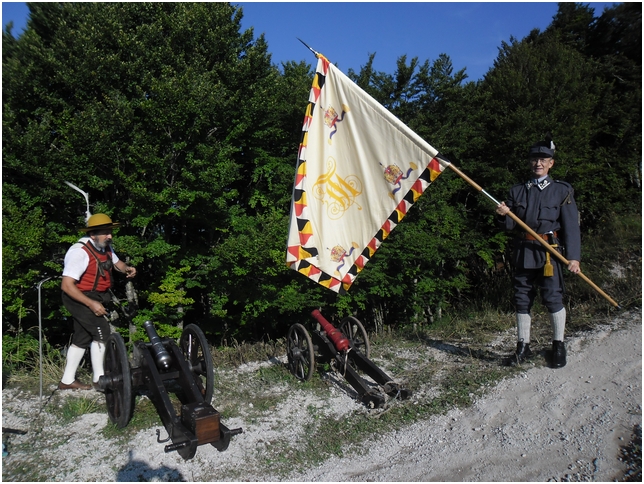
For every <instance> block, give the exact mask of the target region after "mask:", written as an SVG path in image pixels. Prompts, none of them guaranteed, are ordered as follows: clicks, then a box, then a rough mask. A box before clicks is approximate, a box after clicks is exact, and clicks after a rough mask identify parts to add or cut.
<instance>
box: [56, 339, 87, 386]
mask: <svg viewBox="0 0 644 484" xmlns="http://www.w3.org/2000/svg"><path fill="white" fill-rule="evenodd" d="M83 355H85V350H84V349H83V348H79V347H78V346H75V345H70V346H69V349H68V350H67V363H66V364H65V373H63V378H62V379H61V380H60V381H61V382H63V383H64V384H65V385H71V384H72V383H74V380H76V370H78V365H80V362H81V360H82V359H83Z"/></svg>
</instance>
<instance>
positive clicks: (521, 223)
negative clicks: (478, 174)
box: [437, 156, 621, 309]
mask: <svg viewBox="0 0 644 484" xmlns="http://www.w3.org/2000/svg"><path fill="white" fill-rule="evenodd" d="M437 158H439V159H440V160H441V161H443V162H446V163H449V164H448V165H447V166H449V167H450V168H451V169H452V171H453V172H454V173H456V174H457V175H458V176H460V177H461V178H462V179H463V180H465V181H466V182H467V183H469V184H470V185H471V186H472V187H474V188H475V189H476V190H477V191H479V192H481V193H483V194H484V195H485V196H486V197H488V198H489V199H490V200H492V201H493V202H494V203H496V205H497V206H498V205H500V204H501V203H500V202H499V201H498V200H496V199H495V198H494V197H493V196H492V195H490V194H489V193H487V192H486V191H485V190H483V188H481V187H480V186H479V185H478V184H477V183H476V182H475V181H474V180H472V179H471V178H470V177H468V176H467V175H466V174H465V173H463V172H462V171H461V170H459V169H458V168H456V167H455V166H454V165H453V164H452V163H450V162H449V161H447V160H446V159H444V158H440V157H439V156H437ZM508 216H509V217H510V218H512V220H514V221H515V222H516V223H517V224H518V225H519V226H520V227H521V228H522V229H523V230H525V231H526V232H527V233H529V234H530V235H532V236H533V237H534V238H535V240H537V241H538V242H540V243H541V245H543V246H544V248H545V249H546V250H547V251H548V252H549V253H551V254H552V255H553V256H555V257H556V258H558V259H559V260H560V261H561V262H563V263H564V264H565V265H566V266H568V264H570V262H569V261H568V259H566V258H565V257H564V256H563V255H561V254H560V253H559V252H558V251H557V250H556V249H555V248H554V247H552V246H551V245H550V244H549V243H548V242H546V241H545V240H543V239H542V238H541V237H539V234H537V233H536V232H535V231H534V230H532V229H531V228H530V227H528V226H527V225H526V224H525V222H523V221H522V220H521V219H519V217H517V216H516V215H515V214H513V213H512V212H508ZM577 275H578V276H579V277H581V278H582V279H583V280H584V281H586V282H587V283H588V284H589V285H590V287H592V288H593V289H594V290H595V291H597V292H598V293H599V294H601V295H602V296H603V297H604V298H605V299H606V300H607V301H608V302H609V303H611V304H612V305H613V306H615V307H616V308H617V309H621V307H620V305H619V304H617V302H615V301H614V300H613V299H612V298H611V297H610V296H609V295H608V294H606V293H605V292H604V291H602V290H601V289H600V288H599V287H598V286H597V285H596V284H595V283H594V282H593V281H591V280H590V279H588V277H586V275H585V274H583V273H582V272H577Z"/></svg>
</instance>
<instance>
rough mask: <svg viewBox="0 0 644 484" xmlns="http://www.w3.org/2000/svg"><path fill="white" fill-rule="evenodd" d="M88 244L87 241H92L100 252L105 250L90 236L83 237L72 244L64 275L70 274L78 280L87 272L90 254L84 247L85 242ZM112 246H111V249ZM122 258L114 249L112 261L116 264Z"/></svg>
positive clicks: (66, 258)
mask: <svg viewBox="0 0 644 484" xmlns="http://www.w3.org/2000/svg"><path fill="white" fill-rule="evenodd" d="M83 242H84V243H85V244H87V242H90V243H91V244H92V245H93V246H94V248H96V250H98V251H99V252H101V253H103V252H105V251H104V250H100V249H98V248H97V247H96V245H95V244H94V241H93V240H92V239H91V238H90V237H82V238H81V239H80V240H79V241H78V242H76V243H75V244H74V245H72V246H71V247H70V248H69V250H68V251H67V254H65V267H64V268H63V276H68V277H71V278H73V279H74V280H76V281H80V278H81V277H82V275H83V274H84V273H85V271H86V270H87V266H88V265H89V254H88V253H87V252H86V251H85V249H83V244H82V243H83ZM111 248H112V247H111V246H110V249H111ZM119 260H120V259H119V258H118V256H117V255H116V253H115V252H114V250H112V262H113V263H114V265H116V263H117V262H118V261H119Z"/></svg>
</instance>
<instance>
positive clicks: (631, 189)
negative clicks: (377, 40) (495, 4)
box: [2, 3, 642, 344]
mask: <svg viewBox="0 0 644 484" xmlns="http://www.w3.org/2000/svg"><path fill="white" fill-rule="evenodd" d="M29 8H30V11H31V14H30V18H29V21H28V25H27V29H26V30H25V32H24V33H23V34H22V35H21V36H20V37H19V38H18V39H15V38H14V37H13V36H12V34H11V32H10V30H7V31H5V32H3V39H2V44H3V49H2V55H3V59H2V62H3V65H2V66H3V76H2V78H3V136H2V142H3V146H2V149H3V172H2V176H3V184H2V190H3V193H2V198H3V207H2V211H3V215H2V218H3V224H2V225H3V227H2V247H3V254H2V262H3V264H2V278H3V291H2V304H3V335H4V334H8V335H12V334H16V332H17V331H18V328H25V327H27V328H29V327H34V326H36V325H37V318H38V315H39V314H38V291H37V290H36V289H37V288H38V287H39V283H40V282H41V281H43V280H44V279H46V278H47V277H51V279H49V280H47V281H46V282H44V283H42V305H41V310H42V319H43V327H44V328H45V332H46V335H47V338H48V339H49V340H50V341H52V340H56V338H61V337H62V338H66V337H68V335H69V331H70V329H71V328H70V324H69V323H68V321H67V319H66V317H65V311H64V309H63V308H62V304H61V301H60V293H59V289H58V287H59V279H58V278H57V277H58V276H59V275H60V273H61V271H62V259H63V256H64V254H65V251H66V250H67V248H68V247H69V245H70V244H71V243H73V242H74V241H75V240H76V239H77V237H78V235H79V234H78V233H77V232H76V228H77V227H79V226H82V225H84V214H85V202H84V200H83V199H82V197H81V196H80V194H79V193H77V192H74V191H73V190H71V189H70V188H69V187H68V186H67V185H65V183H64V181H65V180H67V181H70V182H72V183H74V184H75V185H77V186H79V187H81V188H82V189H83V190H85V191H87V192H88V193H89V194H90V202H91V211H92V212H93V213H97V212H104V213H108V214H109V215H110V216H112V218H113V219H114V220H117V221H120V222H121V223H122V224H123V227H122V228H120V229H119V230H118V231H117V232H116V235H115V248H116V250H117V252H118V253H119V254H120V255H121V256H122V257H125V258H127V259H128V260H129V261H130V262H131V263H132V264H134V265H136V266H137V267H138V269H139V275H138V276H137V279H136V282H135V286H136V290H137V292H138V299H139V303H140V304H139V305H140V311H139V314H138V316H137V318H136V321H137V322H138V323H141V322H142V321H143V320H145V319H153V320H154V321H157V322H159V323H160V324H164V325H168V326H169V327H173V326H177V325H178V326H180V325H181V324H188V323H192V322H196V323H198V324H199V325H200V326H201V327H202V328H203V329H204V331H205V332H206V334H208V335H210V336H212V339H213V343H215V344H219V343H220V342H223V341H230V340H231V338H237V339H253V340H258V339H261V338H263V337H265V336H267V337H280V336H283V335H284V334H285V332H286V329H287V328H288V326H289V325H290V324H292V323H293V322H297V321H302V319H304V318H307V317H308V314H309V312H310V311H311V310H312V309H314V308H318V307H322V308H325V307H327V308H328V309H327V314H328V315H332V314H337V315H345V314H348V313H355V314H358V315H359V316H362V317H364V320H366V321H375V322H376V323H377V324H383V323H386V324H400V323H407V322H411V321H413V322H423V321H427V320H431V319H433V318H434V316H435V315H436V314H440V313H441V311H445V310H448V309H449V308H454V307H459V306H460V307H463V306H468V305H472V304H475V303H477V302H480V301H481V300H484V299H485V300H487V301H489V302H490V303H492V304H494V305H498V306H500V307H501V308H503V309H504V310H505V309H507V310H511V306H510V299H509V295H510V294H509V291H508V290H507V289H508V277H507V267H506V266H505V265H504V264H503V260H504V252H505V247H506V242H507V235H506V234H503V233H499V231H498V230H497V229H496V228H495V226H494V224H493V223H492V216H493V210H492V208H493V207H492V206H491V205H490V202H489V201H487V200H486V199H484V198H483V197H480V196H477V195H476V194H475V193H473V191H472V189H471V188H470V187H469V186H467V185H466V184H465V183H464V182H463V181H462V180H460V179H459V178H458V177H456V176H455V175H454V174H452V173H446V174H444V175H442V176H441V177H440V178H439V179H438V180H437V182H436V183H434V184H433V185H432V187H431V188H430V189H429V190H428V191H427V193H426V194H425V195H423V197H421V198H420V200H419V201H418V203H417V204H416V205H415V206H414V207H413V209H412V211H411V212H410V213H409V214H408V216H407V217H406V218H405V220H404V222H403V223H401V224H400V225H399V226H398V228H397V229H396V230H395V231H394V232H393V233H392V235H391V236H390V237H389V238H388V239H387V241H386V243H384V244H383V246H382V247H381V248H380V249H379V251H378V252H377V253H376V255H375V257H374V258H373V259H372V261H371V262H370V263H369V264H368V265H367V267H366V269H365V270H364V271H363V272H362V273H361V274H360V276H359V277H358V279H357V282H356V283H355V284H354V286H353V287H352V289H351V291H350V292H349V294H347V295H345V296H341V297H340V296H336V295H335V293H332V292H331V291H328V290H326V289H324V288H322V287H321V286H317V285H316V284H314V283H313V282H311V281H310V280H308V279H306V278H304V277H302V276H300V275H298V274H296V273H295V272H293V271H290V270H289V269H287V268H286V265H285V262H284V261H285V242H286V236H287V229H288V219H289V202H290V198H291V190H292V183H293V176H294V172H293V169H294V166H295V157H296V153H297V146H298V143H299V140H300V135H301V123H302V119H303V114H304V109H305V106H306V102H307V100H308V91H309V89H310V84H311V79H312V75H313V68H314V65H313V64H312V65H307V64H305V63H300V64H297V63H294V62H289V63H286V64H282V65H281V66H276V65H274V64H272V62H271V56H270V53H269V50H270V46H268V45H267V43H266V42H265V40H264V38H263V36H260V37H259V38H254V36H253V31H252V29H251V30H247V31H241V26H240V19H241V16H242V14H243V12H242V10H241V9H240V8H237V7H235V6H233V5H230V4H226V3H30V4H29ZM372 60H373V57H371V58H369V59H368V60H367V62H366V64H365V65H364V66H363V67H361V69H360V71H359V72H354V71H353V70H351V69H350V70H349V72H348V75H349V76H350V77H351V78H352V79H353V80H354V81H355V82H357V83H358V84H359V85H360V86H361V87H362V88H363V89H365V90H366V91H367V92H369V93H370V94H371V95H372V96H374V97H375V98H376V99H377V100H378V101H380V102H381V103H382V104H383V105H384V106H385V107H387V108H388V109H390V110H391V111H392V112H393V113H394V114H395V115H397V116H398V117H399V118H400V119H402V120H403V121H404V122H405V123H407V124H408V125H409V126H410V127H411V128H412V129H414V130H415V131H416V132H417V133H418V134H419V135H421V136H422V137H423V138H425V139H426V140H427V141H428V142H430V143H431V144H432V145H433V146H435V147H437V148H439V149H440V150H441V152H442V153H443V154H444V155H445V156H447V157H448V158H449V159H450V160H451V161H453V162H454V163H455V164H456V165H457V166H459V167H460V168H461V169H462V170H463V171H464V172H466V173H468V174H469V175H470V176H472V178H474V179H475V180H476V181H477V183H479V184H481V186H484V187H485V188H486V190H487V191H488V192H490V193H492V194H495V195H496V196H498V197H500V198H502V197H503V195H504V194H505V193H506V192H507V190H508V188H509V187H510V186H511V185H512V184H514V183H517V182H519V181H521V180H522V179H523V178H524V177H525V175H526V173H527V164H526V163H525V153H526V150H527V147H528V146H529V144H531V143H532V142H534V141H535V140H536V139H538V138H541V137H542V136H543V135H544V134H545V133H546V132H551V133H552V134H553V137H554V139H555V142H556V143H557V148H558V149H557V152H558V160H557V164H556V165H555V167H554V170H553V175H554V176H555V177H556V178H562V179H565V180H567V181H569V182H571V183H572V184H573V186H575V189H576V193H577V201H578V204H579V207H580V210H581V217H582V230H583V233H584V234H590V233H592V230H593V229H595V228H596V227H598V226H599V225H600V224H601V223H602V220H603V218H604V217H606V216H607V215H610V216H616V217H620V216H625V215H632V214H639V213H640V210H641V203H640V202H641V183H640V180H641V132H642V126H641V4H639V3H624V4H618V5H616V6H614V7H612V8H610V9H607V10H605V11H604V12H603V13H602V14H601V15H600V16H598V17H595V14H594V10H593V9H592V8H589V7H588V6H584V5H581V4H573V3H562V4H560V6H559V11H558V13H557V15H556V16H555V17H554V18H553V22H552V24H551V25H550V26H549V27H548V28H547V29H546V30H545V31H544V32H540V31H537V30H535V31H533V32H532V33H531V34H530V35H529V36H528V37H526V38H525V39H523V40H516V39H511V41H510V43H503V44H502V45H501V46H500V48H499V55H498V58H497V60H496V62H495V64H494V67H493V68H492V69H490V71H489V72H488V73H487V75H486V76H485V78H484V79H483V80H481V81H477V82H468V81H467V74H466V71H465V69H463V70H462V71H458V72H454V70H453V68H452V65H451V61H450V58H449V56H448V55H446V54H443V55H441V56H439V58H438V59H436V60H434V61H433V62H431V63H430V62H429V61H425V62H424V63H422V64H421V63H420V62H419V60H418V59H417V58H414V59H411V60H410V61H408V59H407V58H406V56H405V55H401V57H400V59H399V61H398V66H397V70H396V72H395V73H394V74H388V73H383V72H375V71H374V70H373V69H372ZM313 62H314V59H313V58H312V63H313ZM403 248H404V249H403ZM393 260H395V261H396V263H395V264H392V263H391V261H393ZM117 282H118V284H117V287H116V288H115V292H116V293H117V295H119V296H120V297H124V287H123V286H124V281H123V280H120V279H119V280H118V281H117ZM489 286H491V287H492V288H493V289H492V290H490V289H489Z"/></svg>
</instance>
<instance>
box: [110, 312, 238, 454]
mask: <svg viewBox="0 0 644 484" xmlns="http://www.w3.org/2000/svg"><path fill="white" fill-rule="evenodd" d="M143 326H144V328H145V331H146V333H147V335H148V338H149V340H150V341H149V342H145V341H137V342H136V343H134V349H133V353H132V364H130V362H129V360H128V356H127V352H126V349H125V342H124V341H123V338H122V337H121V335H120V334H118V333H112V334H111V335H110V336H109V337H108V339H107V341H106V349H105V360H104V375H102V376H101V377H100V378H99V380H98V387H99V388H100V389H101V390H102V391H103V392H104V393H105V400H106V403H107V413H108V416H109V418H110V421H111V422H113V423H114V424H115V425H116V426H117V427H118V428H123V427H125V426H126V425H127V424H128V423H129V421H130V419H131V418H132V412H133V407H134V398H135V396H136V395H137V394H146V395H148V396H149V398H150V400H151V401H152V403H153V404H154V406H155V407H156V409H157V411H158V413H159V416H160V417H161V421H162V422H163V425H164V427H165V429H166V431H167V432H168V438H167V439H165V440H161V439H160V436H159V433H160V432H159V431H158V430H157V442H159V443H164V442H167V441H168V440H172V443H171V444H168V445H166V446H165V449H164V450H165V452H173V451H177V452H178V453H179V455H180V456H181V457H183V458H184V459H185V460H188V459H192V458H193V457H194V455H195V453H196V451H197V447H198V446H199V445H204V444H211V445H213V446H214V447H215V448H216V449H217V450H219V451H224V450H226V449H227V448H228V445H229V443H230V439H231V437H232V436H233V435H237V434H240V433H241V432H242V429H241V428H238V429H229V428H227V427H226V426H225V425H223V424H222V423H221V422H220V419H219V417H220V415H219V412H217V410H215V409H214V408H213V407H212V406H211V404H210V402H211V400H212V395H213V385H214V373H213V363H212V355H211V354H210V349H209V346H208V342H207V340H206V337H205V335H204V333H203V331H201V329H200V328H199V326H197V325H194V324H190V325H188V326H186V328H185V329H184V330H183V332H182V333H181V338H180V339H179V345H177V343H176V342H175V341H173V340H171V339H169V338H160V337H159V335H158V334H157V332H156V330H155V328H154V324H153V323H152V322H151V321H146V322H145V323H143ZM171 392H172V393H174V394H175V395H176V396H177V398H178V399H179V402H180V403H181V412H180V415H177V412H176V411H175V407H174V405H173V403H172V401H171V400H170V393H171Z"/></svg>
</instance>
